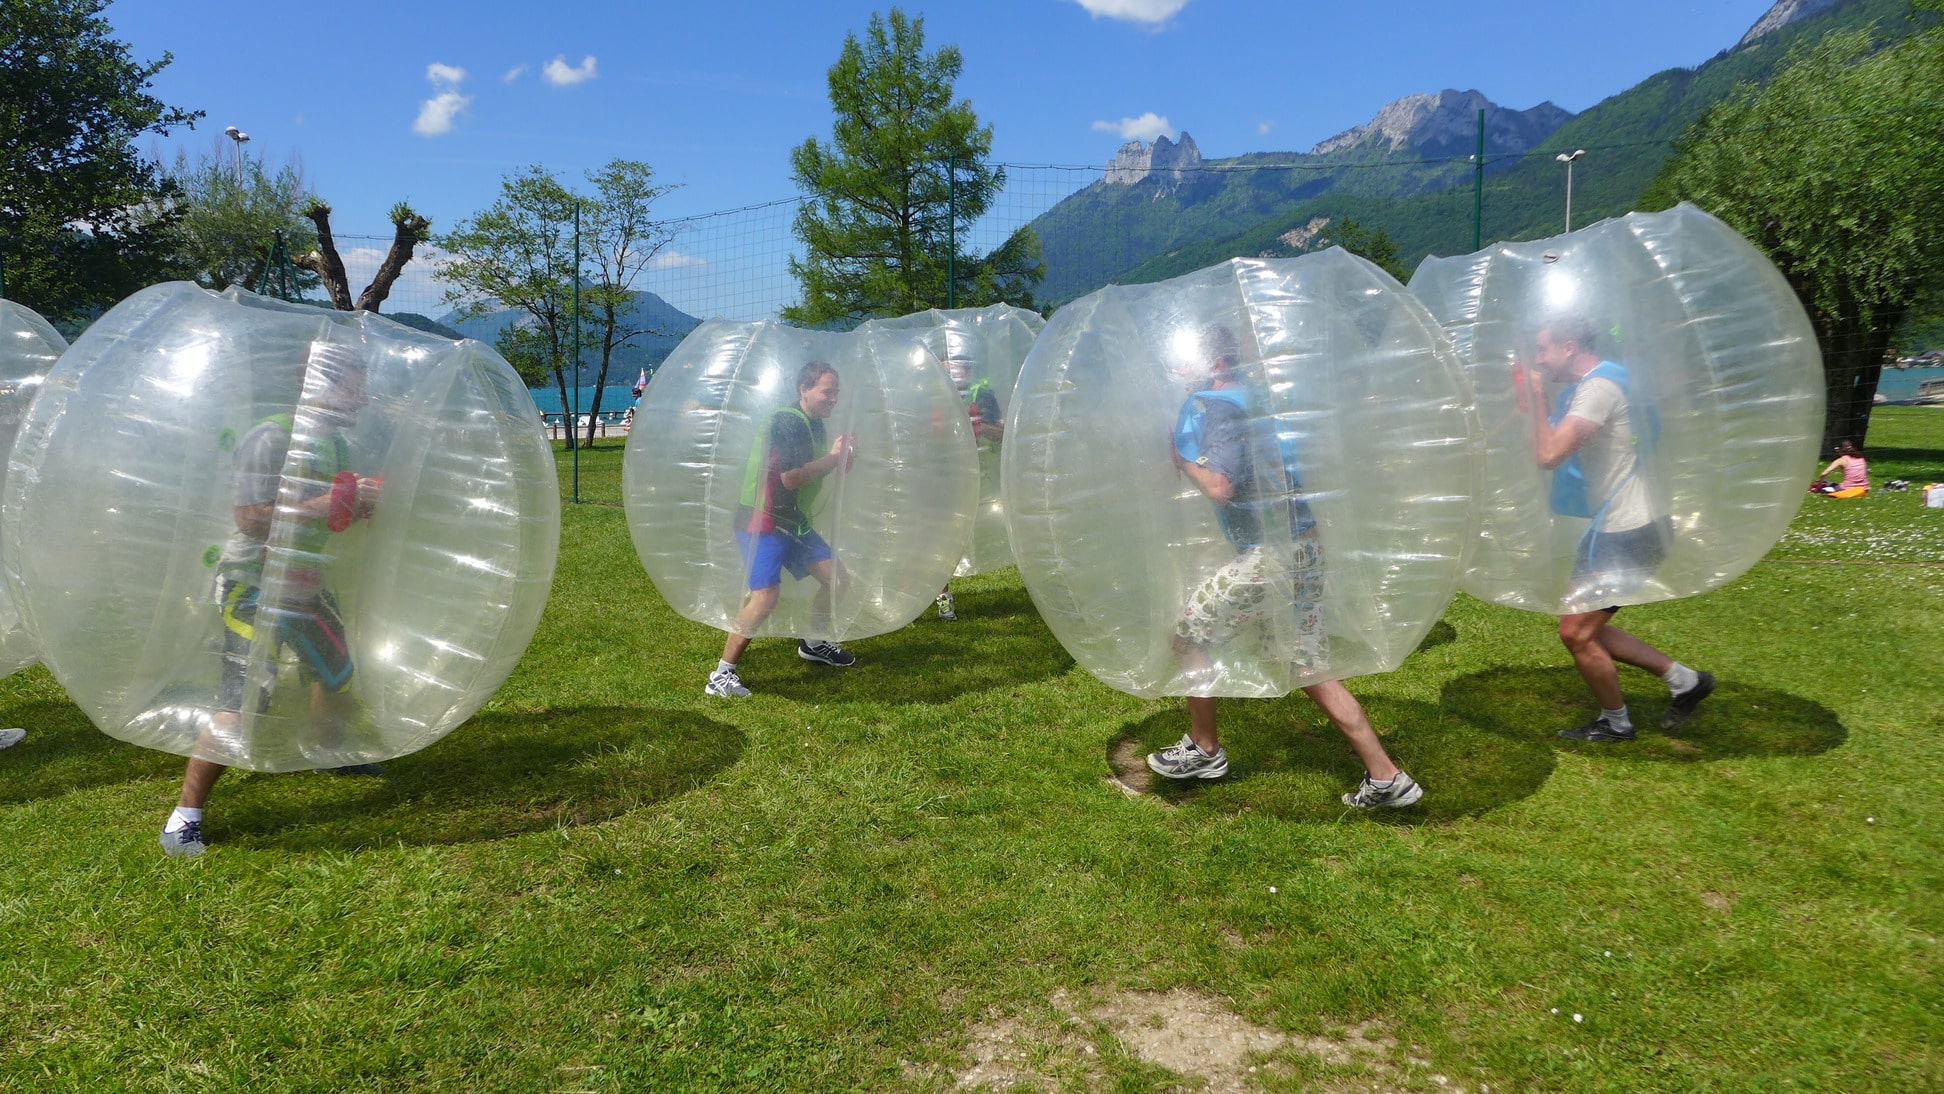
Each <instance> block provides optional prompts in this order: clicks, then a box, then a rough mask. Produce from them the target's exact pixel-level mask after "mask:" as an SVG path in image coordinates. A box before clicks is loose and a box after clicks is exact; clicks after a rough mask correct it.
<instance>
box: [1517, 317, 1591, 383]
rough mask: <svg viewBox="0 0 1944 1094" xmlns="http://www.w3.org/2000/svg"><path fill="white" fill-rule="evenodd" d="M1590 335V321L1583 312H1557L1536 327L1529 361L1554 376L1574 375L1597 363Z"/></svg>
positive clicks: (1555, 377)
mask: <svg viewBox="0 0 1944 1094" xmlns="http://www.w3.org/2000/svg"><path fill="white" fill-rule="evenodd" d="M1594 338H1595V335H1594V333H1593V324H1592V322H1590V321H1589V320H1588V319H1587V318H1586V317H1585V316H1583V315H1567V316H1561V317H1560V318H1558V319H1555V320H1553V321H1552V322H1550V323H1547V324H1546V325H1545V326H1543V327H1541V328H1539V336H1538V338H1536V339H1535V340H1534V346H1533V349H1534V353H1533V363H1535V364H1537V365H1538V366H1539V367H1540V368H1542V369H1544V370H1546V374H1547V375H1549V376H1551V377H1552V378H1553V379H1555V380H1561V379H1565V378H1567V377H1570V376H1574V375H1577V374H1578V373H1580V372H1584V371H1586V370H1587V369H1590V368H1592V367H1593V366H1594V365H1597V364H1599V363H1600V355H1599V351H1598V350H1597V349H1595V348H1594ZM1582 366H1584V367H1582Z"/></svg>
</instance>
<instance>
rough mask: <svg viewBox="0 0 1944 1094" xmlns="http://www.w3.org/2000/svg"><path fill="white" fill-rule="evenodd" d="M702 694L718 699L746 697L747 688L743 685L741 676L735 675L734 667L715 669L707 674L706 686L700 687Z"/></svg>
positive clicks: (747, 696)
mask: <svg viewBox="0 0 1944 1094" xmlns="http://www.w3.org/2000/svg"><path fill="white" fill-rule="evenodd" d="M702 694H704V695H713V696H715V697H717V698H719V699H747V698H749V689H748V688H746V687H743V682H742V677H740V676H737V675H736V670H735V669H717V670H715V671H714V672H712V673H710V674H709V683H708V686H707V687H705V688H703V689H702Z"/></svg>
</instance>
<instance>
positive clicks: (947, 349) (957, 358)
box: [865, 304, 1046, 575]
mask: <svg viewBox="0 0 1944 1094" xmlns="http://www.w3.org/2000/svg"><path fill="white" fill-rule="evenodd" d="M865 326H867V327H872V328H876V329H881V330H888V331H902V332H905V333H907V334H909V335H911V336H912V337H916V338H918V339H920V340H921V341H923V342H924V344H925V348H926V349H928V350H930V351H931V352H932V356H934V357H937V358H938V359H939V360H940V361H943V362H944V363H945V371H946V372H947V374H949V375H950V376H951V378H952V385H953V386H954V387H955V388H957V389H958V393H959V398H960V400H961V401H962V402H963V403H964V404H965V410H966V415H967V417H968V418H969V419H970V420H971V422H972V439H973V441H974V442H975V443H976V444H977V445H978V452H977V455H978V461H979V503H978V505H979V507H978V514H977V516H976V517H974V519H973V522H972V543H971V546H970V547H968V548H967V550H966V552H965V558H964V559H963V560H961V561H960V562H959V566H958V571H957V572H958V574H959V575H965V574H982V573H985V572H987V571H988V570H997V569H1000V568H1001V567H1005V566H1010V565H1012V560H1013V558H1012V542H1011V539H1010V537H1009V535H1008V532H1007V528H1006V508H1005V505H1004V503H1003V502H1002V501H1001V500H1000V496H999V453H1000V451H1001V449H1002V448H1003V446H1004V444H1005V424H1006V410H1007V408H1009V407H1010V406H1012V393H1013V385H1014V384H1016V383H1018V381H1019V366H1020V365H1021V364H1023V363H1024V362H1025V360H1026V354H1027V352H1028V351H1030V350H1031V349H1032V348H1033V339H1035V338H1037V337H1039V332H1040V331H1041V330H1042V329H1043V328H1044V327H1045V326H1046V320H1045V319H1042V318H1040V315H1039V313H1038V312H1030V311H1027V310H1026V309H1024V308H1015V307H1012V306H1011V305H1009V304H994V305H992V306H991V307H986V308H957V309H954V310H952V311H941V310H939V309H937V308H933V309H932V310H930V311H921V312H915V313H913V314H911V315H904V316H899V317H898V318H896V319H875V320H872V321H871V322H869V323H866V324H865Z"/></svg>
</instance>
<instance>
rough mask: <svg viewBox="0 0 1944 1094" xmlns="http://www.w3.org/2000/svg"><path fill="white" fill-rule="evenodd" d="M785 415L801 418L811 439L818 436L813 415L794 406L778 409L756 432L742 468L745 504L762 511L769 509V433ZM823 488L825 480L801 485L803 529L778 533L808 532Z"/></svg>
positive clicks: (799, 505) (786, 529) (800, 509)
mask: <svg viewBox="0 0 1944 1094" xmlns="http://www.w3.org/2000/svg"><path fill="white" fill-rule="evenodd" d="M783 414H794V415H796V416H797V417H799V418H802V419H803V424H804V427H805V428H806V429H809V430H810V436H811V438H812V439H813V440H814V439H815V438H816V435H817V433H816V426H815V425H814V424H813V423H812V422H811V421H810V415H808V414H805V413H804V412H803V411H802V409H801V408H799V407H794V406H786V407H784V408H782V409H781V410H778V411H777V412H776V413H775V414H772V415H770V419H769V421H768V422H766V423H765V424H764V425H763V428H762V429H759V430H757V431H756V440H755V443H753V444H751V445H750V446H749V463H748V465H747V466H745V467H744V468H743V488H742V503H743V504H744V505H746V506H748V507H749V508H751V509H754V510H757V511H759V512H760V511H764V510H766V509H767V507H768V504H769V500H770V499H768V498H766V497H764V496H763V494H764V491H765V490H766V489H767V487H768V486H769V482H768V475H767V474H766V472H768V470H769V456H770V434H771V433H772V432H774V431H775V429H776V419H777V417H778V416H780V415H783ZM813 458H814V457H813ZM822 489H823V480H822V479H812V480H810V481H809V482H806V483H804V484H803V485H802V486H799V487H797V504H796V507H797V511H798V512H800V513H802V514H803V517H804V522H803V527H801V528H785V529H779V530H780V531H787V532H790V533H792V534H794V535H802V534H803V533H804V532H807V531H809V530H810V506H811V505H812V504H813V503H814V502H815V501H816V500H817V492H818V491H819V490H822ZM770 516H771V518H772V519H773V518H774V517H775V516H776V514H775V513H774V512H771V513H770Z"/></svg>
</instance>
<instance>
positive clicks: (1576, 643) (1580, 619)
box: [1559, 615, 1600, 653]
mask: <svg viewBox="0 0 1944 1094" xmlns="http://www.w3.org/2000/svg"><path fill="white" fill-rule="evenodd" d="M1599 636H1600V622H1599V621H1598V620H1590V619H1587V618H1585V617H1584V616H1574V615H1569V616H1567V617H1565V618H1564V619H1561V620H1560V621H1559V641H1560V643H1561V644H1562V645H1564V646H1565V647H1566V648H1567V649H1569V650H1572V651H1573V652H1575V653H1577V652H1579V651H1580V650H1583V649H1585V648H1587V647H1588V646H1590V645H1592V644H1594V643H1595V642H1596V641H1598V639H1599Z"/></svg>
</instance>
